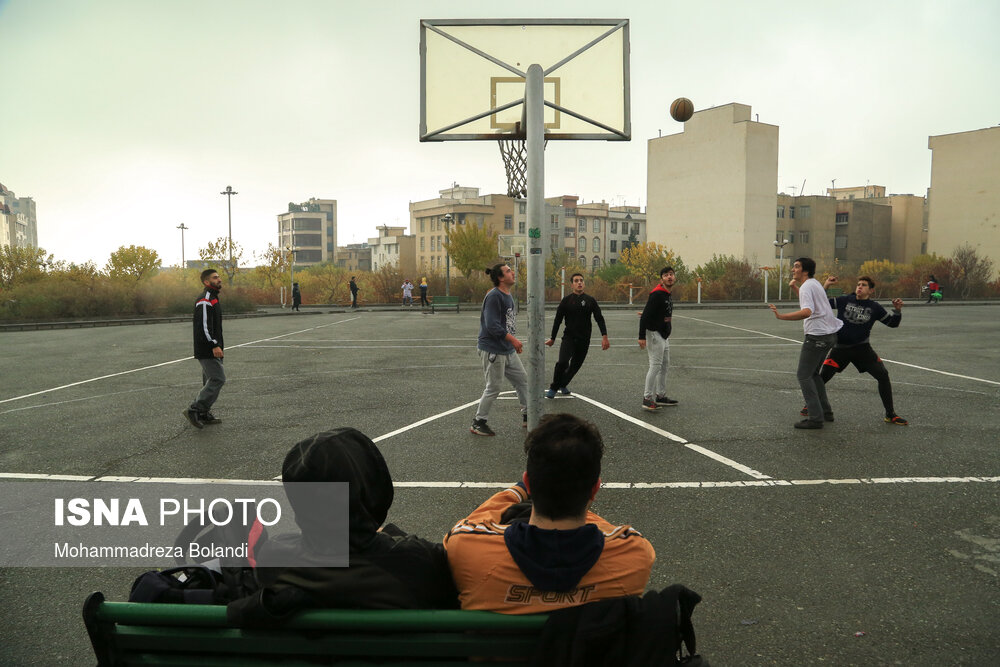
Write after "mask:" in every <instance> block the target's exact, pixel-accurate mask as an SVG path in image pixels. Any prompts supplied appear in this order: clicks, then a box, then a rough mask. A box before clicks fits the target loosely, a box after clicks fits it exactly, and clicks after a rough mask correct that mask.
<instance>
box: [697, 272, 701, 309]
mask: <svg viewBox="0 0 1000 667" xmlns="http://www.w3.org/2000/svg"><path fill="white" fill-rule="evenodd" d="M698 305H699V306H700V305H701V278H698Z"/></svg>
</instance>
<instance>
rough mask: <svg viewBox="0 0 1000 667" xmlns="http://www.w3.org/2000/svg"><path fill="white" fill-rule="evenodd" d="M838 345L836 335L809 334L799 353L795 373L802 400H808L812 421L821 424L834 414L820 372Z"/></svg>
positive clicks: (807, 405) (807, 404)
mask: <svg viewBox="0 0 1000 667" xmlns="http://www.w3.org/2000/svg"><path fill="white" fill-rule="evenodd" d="M836 343H837V334H835V333H832V334H826V335H825V336H814V335H812V334H807V335H806V340H805V342H804V343H802V350H801V351H800V352H799V368H798V370H797V371H796V372H795V377H796V378H798V381H799V387H800V388H801V389H802V398H804V399H805V400H806V407H807V408H809V419H810V420H811V421H817V422H821V421H823V416H824V415H825V414H826V413H828V412H833V408H831V407H830V401H828V400H827V398H826V384H825V383H824V382H823V378H822V377H820V374H819V372H820V370H821V369H822V368H823V361H824V360H825V359H826V355H827V353H828V352H829V351H830V350H831V349H833V346H834V345H835V344H836Z"/></svg>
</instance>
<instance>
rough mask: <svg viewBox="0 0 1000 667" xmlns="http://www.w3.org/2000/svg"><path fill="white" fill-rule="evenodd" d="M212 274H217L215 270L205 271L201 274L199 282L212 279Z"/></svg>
mask: <svg viewBox="0 0 1000 667" xmlns="http://www.w3.org/2000/svg"><path fill="white" fill-rule="evenodd" d="M213 273H218V271H216V270H215V269H205V270H204V271H202V272H201V282H205V281H206V280H208V279H209V278H211V277H212V274H213Z"/></svg>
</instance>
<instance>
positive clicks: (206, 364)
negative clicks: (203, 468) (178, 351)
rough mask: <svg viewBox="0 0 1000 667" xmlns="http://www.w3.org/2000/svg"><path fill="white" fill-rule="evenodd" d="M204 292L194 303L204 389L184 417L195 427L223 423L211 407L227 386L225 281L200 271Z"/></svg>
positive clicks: (196, 345) (213, 272)
mask: <svg viewBox="0 0 1000 667" xmlns="http://www.w3.org/2000/svg"><path fill="white" fill-rule="evenodd" d="M201 282H202V286H203V289H202V291H201V294H200V295H199V297H198V301H197V302H196V303H195V304H194V317H193V318H192V323H193V324H194V358H195V359H197V360H198V363H200V364H201V380H202V383H203V384H204V386H203V387H202V388H201V391H200V392H199V393H198V397H197V398H196V399H195V400H194V402H193V403H191V405H190V406H189V407H188V408H187V409H186V410H184V416H185V417H187V420H188V421H189V422H190V423H191V426H194V427H195V428H204V427H205V424H220V423H222V420H221V419H219V418H218V417H216V416H215V415H213V414H212V413H211V409H212V405H214V404H215V401H216V399H218V398H219V391H221V390H222V385H224V384H226V371H225V369H224V368H223V366H222V358H223V356H224V352H223V350H225V347H226V344H225V342H224V341H223V340H222V305H221V304H220V303H219V290H220V289H222V279H221V278H219V274H218V273H217V272H216V270H215V269H205V270H204V271H202V272H201Z"/></svg>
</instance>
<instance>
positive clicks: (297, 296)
mask: <svg viewBox="0 0 1000 667" xmlns="http://www.w3.org/2000/svg"><path fill="white" fill-rule="evenodd" d="M301 304H302V290H300V289H299V284H298V283H292V310H296V311H297V310H299V306H300V305H301Z"/></svg>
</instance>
